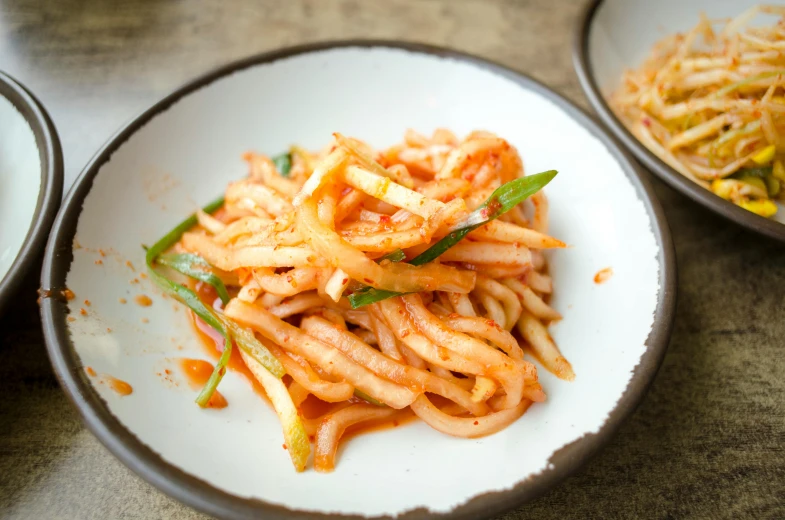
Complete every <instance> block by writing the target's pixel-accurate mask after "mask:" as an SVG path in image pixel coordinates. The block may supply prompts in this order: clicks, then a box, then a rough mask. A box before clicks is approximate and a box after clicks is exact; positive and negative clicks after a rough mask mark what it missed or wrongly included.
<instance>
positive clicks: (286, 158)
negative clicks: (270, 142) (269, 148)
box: [273, 153, 292, 177]
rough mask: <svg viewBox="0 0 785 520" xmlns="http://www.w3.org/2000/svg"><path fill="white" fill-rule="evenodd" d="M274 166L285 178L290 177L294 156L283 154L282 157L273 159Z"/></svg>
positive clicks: (278, 156)
mask: <svg viewBox="0 0 785 520" xmlns="http://www.w3.org/2000/svg"><path fill="white" fill-rule="evenodd" d="M273 164H274V165H275V168H276V169H277V170H278V173H280V174H281V175H282V176H284V177H288V176H289V172H290V171H291V169H292V156H291V155H290V154H288V153H282V154H281V155H277V156H275V157H273Z"/></svg>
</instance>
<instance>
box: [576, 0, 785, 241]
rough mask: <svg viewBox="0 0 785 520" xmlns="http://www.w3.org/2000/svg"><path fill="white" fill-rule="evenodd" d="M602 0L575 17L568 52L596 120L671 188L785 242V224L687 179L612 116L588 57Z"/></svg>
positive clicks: (746, 225)
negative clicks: (572, 36)
mask: <svg viewBox="0 0 785 520" xmlns="http://www.w3.org/2000/svg"><path fill="white" fill-rule="evenodd" d="M602 3H603V0H593V1H592V2H590V3H589V4H588V5H587V6H586V8H585V10H584V11H583V14H582V15H581V16H580V17H579V18H578V22H577V26H576V31H575V40H574V41H573V53H572V58H573V63H574V66H575V71H576V72H577V74H578V80H579V81H580V84H581V87H582V88H583V92H584V94H586V97H587V98H588V99H589V103H591V105H592V107H594V110H596V111H597V114H598V115H599V116H600V120H601V121H602V122H603V123H604V124H605V125H606V126H607V127H608V128H609V129H610V131H611V132H612V133H613V135H614V136H615V137H616V138H617V139H618V140H620V141H621V142H622V144H624V146H626V147H627V148H628V149H629V150H630V151H632V153H633V155H635V157H636V158H637V159H638V160H639V161H640V162H641V163H642V164H643V165H644V166H645V167H646V168H647V169H648V170H649V171H651V172H652V173H654V174H655V175H657V177H659V178H660V179H662V180H663V181H665V182H666V183H668V184H669V185H670V186H671V187H672V188H674V189H676V190H677V191H680V192H681V193H683V194H684V195H686V196H688V197H689V198H691V199H692V200H694V201H695V202H697V203H698V204H701V205H703V206H704V207H706V208H708V209H710V210H711V211H713V212H715V213H717V214H718V215H721V216H723V217H725V218H727V219H728V220H732V221H733V222H735V223H737V224H739V225H741V226H743V227H745V228H747V229H749V230H752V231H755V232H757V233H761V234H763V235H766V236H768V237H771V238H775V239H777V240H781V241H783V242H785V224H783V223H781V222H777V221H776V220H772V219H768V218H765V217H761V216H760V215H756V214H755V213H752V212H751V211H747V210H746V209H743V208H740V207H739V206H737V205H735V204H733V203H732V202H729V201H727V200H725V199H723V198H721V197H718V196H717V195H715V194H714V193H712V192H710V191H709V190H707V189H705V188H703V187H702V186H699V185H698V184H696V183H695V182H693V181H691V180H690V179H688V178H687V177H685V176H684V175H682V174H681V173H679V172H678V171H676V170H674V169H673V168H671V167H670V166H668V164H666V163H665V162H664V161H663V160H662V159H660V158H659V157H657V156H656V155H655V154H654V153H653V152H651V151H650V150H649V149H648V148H646V146H645V145H644V144H643V143H641V142H640V141H638V139H637V138H636V137H635V136H634V135H632V133H631V132H630V131H629V130H628V129H627V127H626V125H625V124H624V123H623V122H622V121H621V120H619V118H617V117H616V114H614V113H613V110H612V109H611V107H610V106H609V105H608V103H607V101H606V100H605V96H603V95H602V92H601V91H600V87H599V86H598V85H597V82H596V81H595V78H594V70H593V68H592V64H591V59H590V57H589V36H590V33H591V29H592V26H593V24H594V20H595V15H596V14H597V12H598V11H599V9H600V7H601V6H602ZM696 20H697V13H696Z"/></svg>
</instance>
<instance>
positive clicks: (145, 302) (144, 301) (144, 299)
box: [134, 294, 153, 307]
mask: <svg viewBox="0 0 785 520" xmlns="http://www.w3.org/2000/svg"><path fill="white" fill-rule="evenodd" d="M134 301H135V302H136V304H137V305H139V306H140V307H149V306H151V305H152V304H153V300H151V299H150V297H149V296H146V295H144V294H139V295H137V296H135V297H134Z"/></svg>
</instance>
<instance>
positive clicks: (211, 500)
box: [41, 40, 676, 520]
mask: <svg viewBox="0 0 785 520" xmlns="http://www.w3.org/2000/svg"><path fill="white" fill-rule="evenodd" d="M343 47H359V48H373V47H384V48H394V49H400V50H404V51H408V52H413V53H418V54H428V55H435V56H439V57H444V58H450V59H456V60H461V61H464V62H468V63H472V64H474V65H476V66H478V67H481V68H484V69H486V70H490V71H492V72H494V73H496V74H499V75H502V76H504V77H506V78H508V79H510V80H512V81H515V82H516V83H518V84H519V85H521V86H522V87H523V88H526V89H529V90H533V91H535V92H537V93H539V94H541V95H543V96H545V97H546V98H548V99H549V100H551V101H552V102H554V103H556V104H557V105H558V106H560V107H561V108H562V109H564V110H565V111H566V112H567V113H568V114H570V115H571V116H572V117H573V118H574V119H575V120H576V121H578V122H579V123H580V124H581V125H582V126H584V127H585V128H587V129H588V130H589V131H590V132H591V133H592V134H593V135H594V136H595V137H597V138H598V139H600V141H602V143H603V144H604V145H605V146H606V147H607V148H608V150H609V151H610V152H611V153H612V155H613V156H614V157H615V158H616V160H618V161H619V163H620V164H621V165H622V168H623V170H624V172H625V174H626V175H627V176H628V178H629V179H630V181H631V182H632V183H633V185H634V187H635V189H636V191H637V193H638V194H639V196H640V198H641V200H642V201H643V203H644V205H645V207H646V211H647V213H648V214H649V216H650V218H651V223H652V228H653V229H652V231H653V233H654V235H655V238H656V240H657V243H658V246H659V253H658V258H657V260H658V263H659V266H660V272H659V282H660V288H659V293H658V296H657V309H656V312H655V316H654V322H653V323H654V325H653V328H652V330H651V332H650V334H649V337H648V338H647V341H646V347H647V348H646V351H645V352H644V353H643V355H642V357H641V360H640V363H639V364H638V366H637V367H636V368H635V370H634V372H633V375H632V378H631V380H630V383H629V385H628V387H627V389H626V390H625V391H624V393H623V394H622V396H621V397H620V399H619V401H618V403H617V405H616V408H615V409H614V410H613V411H612V412H611V413H610V414H609V417H608V419H607V420H606V422H605V424H604V425H603V426H602V427H601V428H600V430H599V432H597V433H596V434H587V435H585V436H583V437H581V438H580V439H578V440H576V441H575V442H573V443H571V444H569V445H567V446H565V447H563V448H561V449H560V450H558V451H557V452H556V453H554V455H553V456H552V457H551V459H550V464H549V466H548V468H547V469H545V470H544V471H543V472H541V473H539V474H537V475H535V476H532V477H530V478H528V479H526V480H525V481H523V482H520V483H518V484H516V485H515V486H514V487H513V488H512V489H510V490H507V491H501V492H492V493H487V494H484V495H480V496H477V497H474V498H472V499H471V500H470V501H468V502H467V503H465V504H463V505H461V506H459V507H457V508H455V509H453V510H452V511H450V512H448V513H445V514H441V513H434V512H431V511H429V510H427V509H425V508H420V509H416V510H412V511H409V512H406V513H404V514H402V515H399V516H398V517H396V518H403V519H406V520H420V519H430V518H437V519H469V518H472V519H473V518H487V517H491V516H493V515H495V514H498V513H500V512H503V511H506V510H509V509H512V508H514V507H516V506H518V505H520V504H522V503H524V502H526V501H528V500H531V499H533V498H535V497H537V496H539V495H541V494H542V493H544V492H545V491H546V490H547V489H549V488H550V487H552V486H553V485H555V484H556V483H557V482H558V481H560V480H562V479H564V478H566V477H567V476H569V475H571V474H572V473H574V472H575V471H576V470H577V469H578V468H579V467H580V465H581V464H583V463H584V462H585V461H586V460H587V459H588V458H589V457H591V456H592V455H594V454H595V453H596V452H597V451H598V450H599V448H600V447H601V446H602V445H604V444H605V443H606V442H607V441H608V440H609V439H610V438H611V437H612V435H613V434H614V433H615V432H616V430H617V429H618V428H619V426H620V425H621V424H622V422H623V421H624V419H626V418H627V417H628V416H629V415H630V414H631V413H632V411H633V410H634V409H635V407H636V406H637V405H638V404H639V402H640V401H641V399H642V398H643V396H644V395H645V393H646V390H647V389H648V387H649V385H650V384H651V382H652V380H653V379H654V376H655V374H656V372H657V370H658V368H659V366H660V364H661V362H662V358H663V356H664V354H665V350H666V348H667V345H668V340H669V338H670V333H671V328H672V325H673V319H674V311H675V304H676V259H675V254H674V250H673V243H672V241H671V236H670V230H669V228H668V223H667V221H666V219H665V216H664V213H663V211H662V208H661V206H660V204H659V202H658V201H657V199H656V197H655V195H654V192H653V189H652V187H651V185H650V184H649V182H648V180H646V178H645V177H644V176H643V175H642V174H641V173H640V172H639V171H638V170H636V168H635V166H633V164H634V163H633V162H632V160H631V158H630V157H629V156H627V155H626V153H625V152H624V151H623V150H622V149H621V148H620V147H619V146H618V145H617V144H616V143H615V142H614V140H613V138H612V137H610V136H609V135H608V134H607V133H605V131H604V130H602V129H601V128H600V127H599V125H597V124H596V123H595V122H594V121H593V120H592V119H591V118H590V117H589V116H588V115H587V114H585V113H584V112H583V111H581V110H580V109H579V108H577V107H576V106H575V105H573V104H572V103H570V102H569V101H567V100H566V99H565V98H563V97H562V96H560V95H559V94H556V93H555V92H553V91H551V90H549V89H548V88H547V87H546V86H544V85H543V84H541V83H539V82H537V81H535V80H533V79H531V78H529V77H528V76H525V75H523V74H521V73H519V72H516V71H513V70H511V69H508V68H506V67H504V66H502V65H499V64H497V63H494V62H491V61H488V60H486V59H482V58H478V57H475V56H472V55H469V54H465V53H462V52H458V51H454V50H450V49H445V48H441V47H435V46H431V45H424V44H419V43H408V42H395V41H381V40H348V41H333V42H323V43H313V44H306V45H301V46H296V47H290V48H286V49H282V50H277V51H273V52H269V53H264V54H260V55H256V56H251V57H249V58H246V59H243V60H240V61H237V62H234V63H230V64H228V65H226V66H224V67H221V68H219V69H217V70H214V71H213V72H210V73H208V74H206V75H204V76H202V77H199V78H197V79H195V80H193V81H191V82H189V83H187V84H186V85H185V86H183V87H181V88H179V89H177V90H176V91H174V92H173V93H172V94H170V95H168V96H166V97H165V98H164V99H162V100H161V101H159V102H158V103H156V104H155V105H153V106H152V107H151V108H149V109H148V110H146V111H145V112H143V113H142V114H141V115H140V116H138V117H137V118H136V119H134V120H133V121H132V122H131V123H129V124H128V125H127V126H125V127H124V128H122V129H121V130H120V131H119V132H118V133H117V134H115V135H114V136H113V137H112V138H111V139H110V140H109V141H108V142H107V143H106V144H105V145H104V146H103V147H102V148H101V150H99V151H98V153H97V154H96V155H95V156H94V157H93V158H92V159H91V160H90V162H89V163H88V164H87V166H86V167H85V169H84V170H83V171H82V173H81V174H80V175H79V178H78V179H77V180H76V182H75V184H74V186H73V187H72V188H71V190H70V191H69V193H68V196H67V197H66V201H65V203H64V204H63V207H62V209H61V211H60V213H59V215H58V217H57V221H56V222H55V225H54V229H53V232H52V234H51V237H50V239H49V243H48V245H47V250H46V257H45V259H44V268H43V272H42V277H41V283H42V287H43V288H45V289H48V290H49V291H50V292H51V293H52V294H53V295H57V294H59V291H61V290H62V289H64V288H65V285H64V284H65V280H66V276H67V273H68V270H69V269H70V265H71V262H72V260H73V253H72V244H73V239H74V235H75V232H76V227H77V222H78V219H79V213H80V210H81V207H82V203H83V201H84V199H85V197H86V196H87V194H88V193H89V191H90V189H91V187H92V184H93V181H94V179H95V177H96V175H97V174H98V172H99V170H100V168H101V167H102V166H103V165H104V164H105V163H106V162H107V161H109V159H110V157H111V156H112V154H113V153H114V152H115V150H116V149H117V148H119V147H120V146H121V145H122V144H123V143H124V142H125V141H126V140H127V139H128V138H129V137H130V136H131V135H132V134H133V133H134V132H136V131H137V130H138V129H139V128H141V127H142V126H144V125H145V124H146V123H147V122H148V121H150V120H151V119H152V118H153V117H155V116H156V115H157V114H159V113H162V112H164V111H166V110H167V109H168V108H169V107H171V106H172V105H173V104H174V103H176V102H177V101H178V100H180V99H181V98H183V97H184V96H186V95H188V94H189V93H191V92H194V91H196V90H198V89H200V88H202V87H204V86H205V85H208V84H210V83H212V82H213V81H215V80H217V79H220V78H222V77H224V76H227V75H230V74H232V73H235V72H237V71H240V70H243V69H246V68H249V67H252V66H255V65H259V64H263V63H270V62H274V61H276V60H280V59H283V58H287V57H291V56H295V55H298V54H303V53H310V52H316V51H321V50H327V49H333V48H343ZM41 309H42V310H41V314H42V321H43V326H44V335H45V338H46V344H47V349H48V351H49V356H50V359H51V362H52V365H53V367H54V369H55V372H56V374H57V376H58V379H59V381H60V384H61V385H62V386H63V389H64V390H65V392H66V394H67V395H68V397H69V398H70V399H71V401H72V402H73V404H74V405H75V406H76V408H77V410H78V411H79V413H80V414H81V416H82V419H83V420H84V422H85V424H86V425H87V427H88V428H89V429H90V431H92V433H93V434H94V435H95V436H96V437H98V439H99V440H100V441H101V442H102V443H103V444H104V445H105V446H106V447H107V448H108V449H109V451H111V452H112V453H113V454H114V455H115V456H116V457H117V458H119V459H120V460H121V461H122V462H123V463H124V464H125V465H126V466H128V467H129V468H131V469H132V470H133V471H135V472H136V473H137V474H139V475H140V476H141V477H142V478H144V479H145V480H147V481H148V482H149V483H151V484H153V485H154V486H156V487H157V488H159V489H160V490H162V491H163V492H165V493H167V494H168V495H170V496H172V497H174V498H176V499H178V500H180V501H182V502H184V503H186V504H188V505H190V506H192V507H194V508H196V509H198V510H201V511H203V512H205V513H208V514H211V515H215V516H218V517H220V518H237V519H246V518H258V517H259V516H260V515H264V517H265V518H275V519H285V520H294V519H304V518H322V519H327V518H330V519H332V518H335V519H344V520H345V519H358V520H359V519H365V518H367V517H364V516H357V515H351V516H350V515H341V514H320V513H313V512H310V511H301V510H293V509H289V508H286V507H282V506H279V505H275V504H270V503H267V502H263V501H261V500H257V499H248V498H241V497H237V496H234V495H232V494H230V493H227V492H225V491H222V490H220V489H217V488H215V487H213V486H212V485H210V484H209V483H207V482H205V481H203V480H201V479H199V478H196V477H194V476H192V475H189V474H187V473H185V472H183V471H182V470H180V469H179V468H177V467H175V466H174V465H172V464H169V463H168V462H166V461H164V460H163V458H162V457H161V456H160V455H158V454H157V453H155V452H154V451H153V450H152V449H150V448H149V447H148V446H146V445H145V444H143V443H142V442H141V441H140V440H139V439H138V438H137V437H136V436H135V435H134V434H133V433H131V432H130V431H129V430H127V429H126V428H125V427H124V426H123V425H122V424H121V422H120V421H119V420H118V419H117V418H116V417H115V416H114V415H112V413H111V412H110V411H109V408H108V406H107V404H106V403H105V401H104V400H103V399H102V398H101V397H100V396H99V395H98V393H97V392H96V391H95V390H94V389H93V387H92V385H91V383H90V382H89V381H88V379H87V376H86V375H85V372H84V370H83V367H82V365H81V363H80V360H79V357H78V355H77V354H76V352H75V349H74V346H73V343H72V342H71V339H70V336H69V333H68V327H67V324H66V317H67V306H66V302H65V301H64V300H63V299H60V298H46V299H44V300H43V302H42V306H41ZM379 518H390V517H379Z"/></svg>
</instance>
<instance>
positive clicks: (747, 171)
mask: <svg viewBox="0 0 785 520" xmlns="http://www.w3.org/2000/svg"><path fill="white" fill-rule="evenodd" d="M772 171H774V168H772V167H771V166H753V167H751V168H741V169H739V170H736V171H735V172H733V174H732V175H730V178H731V179H741V178H742V177H760V178H765V177H768V176H769V175H771V172H772Z"/></svg>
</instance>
